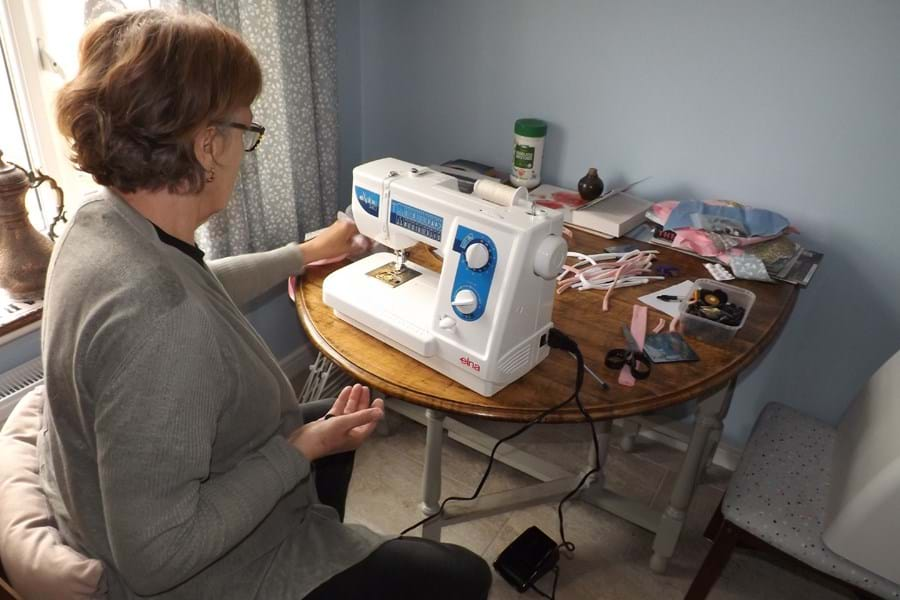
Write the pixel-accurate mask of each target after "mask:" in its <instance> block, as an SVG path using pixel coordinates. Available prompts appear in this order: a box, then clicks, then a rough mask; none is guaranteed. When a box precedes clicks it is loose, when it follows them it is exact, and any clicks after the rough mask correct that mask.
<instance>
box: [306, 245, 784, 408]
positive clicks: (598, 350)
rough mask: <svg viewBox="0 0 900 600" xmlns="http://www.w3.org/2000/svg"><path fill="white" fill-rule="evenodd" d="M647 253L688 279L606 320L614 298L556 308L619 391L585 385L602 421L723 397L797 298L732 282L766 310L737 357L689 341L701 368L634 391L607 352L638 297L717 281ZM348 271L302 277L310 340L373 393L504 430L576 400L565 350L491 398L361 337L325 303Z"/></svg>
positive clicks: (615, 310) (560, 302)
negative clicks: (331, 284)
mask: <svg viewBox="0 0 900 600" xmlns="http://www.w3.org/2000/svg"><path fill="white" fill-rule="evenodd" d="M625 241H627V240H625ZM618 243H622V242H614V241H610V240H607V239H603V238H601V237H598V236H596V235H592V234H589V233H586V232H583V231H575V243H574V244H573V249H574V250H577V251H579V252H584V253H596V252H602V251H603V248H604V247H606V246H610V245H614V244H618ZM636 244H637V243H636ZM638 245H640V246H641V247H647V248H651V249H654V250H659V255H658V259H657V264H664V265H671V266H674V267H675V268H677V269H678V271H679V276H678V277H677V278H669V279H668V280H666V281H659V282H655V283H650V284H647V285H643V286H637V287H631V288H622V289H617V290H614V291H613V293H612V298H611V301H610V304H609V311H608V312H603V309H602V299H603V294H604V292H602V291H600V290H590V291H586V292H578V291H574V290H569V291H567V292H565V293H563V294H560V295H559V296H557V298H556V303H555V306H554V308H553V322H554V325H555V326H556V327H557V328H558V329H560V330H561V331H563V332H564V333H566V334H567V335H568V336H569V337H571V338H573V339H574V340H575V341H576V342H577V343H578V346H579V348H580V349H581V352H582V354H583V355H584V359H585V364H586V365H587V366H588V368H590V369H592V370H593V371H594V372H595V373H597V375H599V376H600V377H601V378H602V379H603V380H604V381H606V382H607V383H608V384H609V385H610V388H611V389H610V390H609V391H608V392H605V391H603V390H602V389H601V388H600V386H599V385H598V384H597V383H596V382H595V381H594V379H593V378H592V377H590V376H588V377H586V378H585V383H584V388H583V390H582V394H581V398H582V402H583V403H584V405H585V407H586V408H587V410H588V411H589V412H590V414H591V416H592V417H594V418H595V419H609V418H617V417H626V416H630V415H636V414H642V413H646V412H649V411H652V410H656V409H659V408H663V407H665V406H672V405H674V404H679V403H681V402H685V401H687V400H692V399H696V398H702V397H705V396H708V395H709V394H710V393H712V392H715V391H716V390H719V389H721V388H723V387H724V386H725V385H727V383H728V382H729V381H731V380H732V379H734V378H735V376H737V375H738V373H740V372H741V371H742V370H743V369H745V368H746V367H747V366H748V365H749V364H750V363H751V362H753V359H755V358H756V357H757V356H759V354H760V353H761V352H762V351H763V350H765V348H766V347H767V346H768V345H769V344H770V343H771V342H772V341H773V340H774V339H775V337H776V335H777V334H778V332H779V330H780V329H781V327H782V325H783V324H784V322H785V321H786V320H787V317H788V315H789V314H790V312H791V308H792V307H793V305H794V301H795V300H796V297H797V288H796V287H795V286H792V285H788V284H782V283H779V284H769V283H757V282H749V281H738V282H736V283H735V282H730V283H733V284H735V285H737V286H739V287H742V288H746V289H749V290H751V291H752V292H754V293H755V294H756V303H755V304H754V305H753V308H752V310H751V311H750V315H749V317H748V319H747V323H746V324H745V325H744V327H742V328H741V330H740V331H739V332H738V335H737V336H736V337H735V339H734V340H733V341H732V343H731V344H730V345H729V346H728V347H727V348H720V347H717V346H712V345H709V344H705V343H703V342H700V341H698V340H694V339H689V340H688V341H689V343H690V345H691V347H692V348H693V349H694V350H695V351H696V352H697V354H698V355H699V356H700V360H699V361H697V362H694V363H671V364H660V365H654V366H653V372H652V374H651V375H650V377H649V379H646V380H644V381H641V382H639V383H638V384H637V385H635V386H634V387H631V388H627V387H623V386H620V385H618V384H617V383H616V379H617V377H618V372H617V371H612V370H610V369H608V368H606V367H605V366H604V364H603V359H604V357H605V355H606V352H607V350H609V349H611V348H623V347H624V346H625V339H624V338H623V336H622V325H623V324H630V323H631V310H632V306H633V305H634V304H636V303H637V298H638V297H639V296H643V295H645V294H648V293H650V292H653V291H655V290H658V289H662V288H665V287H668V286H670V285H673V284H674V283H677V282H678V281H681V280H684V279H697V278H699V277H706V278H709V273H708V272H707V271H706V269H704V268H703V265H702V263H701V261H700V260H698V259H696V258H694V257H692V256H687V255H685V254H682V253H680V252H675V251H673V250H670V249H668V248H661V247H657V246H654V245H650V244H638ZM410 257H411V259H412V260H413V261H415V262H417V263H419V264H420V265H423V266H425V267H430V268H434V269H436V270H438V271H439V270H440V263H439V261H438V259H437V258H435V257H434V256H433V255H432V254H431V252H430V251H429V249H427V248H426V247H424V246H417V247H416V248H414V249H413V250H412V252H411V253H410ZM340 266H341V264H334V265H329V266H325V267H317V268H312V269H310V270H309V271H308V272H307V273H306V274H305V275H304V276H303V277H302V279H301V280H300V281H299V285H298V289H297V294H296V298H297V313H298V315H299V317H300V322H301V323H302V325H303V329H304V330H306V333H307V335H308V336H309V339H310V340H312V343H313V344H315V346H316V347H317V348H318V349H319V350H320V351H321V352H322V354H324V355H325V356H326V357H327V358H329V359H330V360H332V361H333V362H335V363H336V364H337V365H338V366H339V367H341V368H342V369H343V370H345V371H346V372H348V373H349V374H351V375H352V376H353V377H355V378H356V379H358V380H359V381H361V382H363V383H364V384H366V385H368V386H370V387H372V388H374V389H378V390H381V391H383V392H384V393H386V394H389V395H391V396H396V397H397V398H401V399H403V400H406V401H408V402H411V403H413V404H418V405H420V406H424V407H426V408H433V409H437V410H440V411H442V412H449V413H456V414H462V415H475V416H479V417H485V418H489V419H498V420H503V421H529V420H531V419H533V418H534V417H535V416H537V415H538V414H540V413H541V412H542V411H543V410H545V409H547V408H549V407H550V406H553V405H554V404H556V403H558V402H559V401H560V400H561V399H563V398H566V397H567V396H568V395H569V394H571V393H572V388H573V385H574V379H575V360H574V359H573V358H572V357H571V356H569V355H568V354H566V353H564V352H561V351H558V350H557V351H551V353H550V356H549V357H548V358H547V359H546V360H544V361H543V362H542V363H541V364H539V365H538V366H537V367H535V368H534V369H533V370H532V371H531V372H530V373H528V374H527V375H525V376H524V377H522V378H521V379H519V380H518V381H516V382H514V383H512V384H511V385H509V386H507V387H506V388H504V389H503V390H501V391H500V392H498V393H497V394H495V395H494V396H492V397H490V398H485V397H484V396H481V395H480V394H478V393H476V392H473V391H471V390H469V389H468V388H466V387H464V386H462V385H461V384H459V383H457V382H455V381H453V380H452V379H450V378H448V377H446V376H444V375H441V374H440V373H438V372H436V371H434V370H432V369H430V368H429V367H426V366H425V365H423V364H422V363H420V362H418V361H416V360H413V359H411V358H410V357H408V356H407V355H406V354H404V353H403V352H400V351H399V350H396V349H394V348H392V347H390V346H388V345H387V344H385V343H383V342H381V341H379V340H376V339H375V338H373V337H371V336H368V335H366V334H364V333H362V332H360V331H359V330H358V329H356V328H355V327H353V326H352V325H349V324H348V323H346V322H344V321H342V320H340V319H338V318H337V317H335V315H334V312H333V311H332V309H331V308H330V307H328V306H326V305H325V304H324V303H323V302H322V281H323V280H324V278H325V277H326V276H327V275H328V274H329V273H331V272H332V271H334V270H336V269H338V268H340ZM649 315H650V317H649V319H648V329H652V328H653V327H654V326H655V325H656V323H657V321H658V320H659V317H662V316H665V315H662V313H657V312H656V311H653V310H650V311H649ZM666 318H668V317H666ZM581 420H583V417H582V416H581V414H580V413H579V412H578V409H577V407H575V406H574V405H573V406H568V407H565V408H563V409H561V410H560V411H559V412H557V413H554V414H552V415H550V416H548V417H547V418H546V420H545V421H546V422H548V423H552V422H572V421H581Z"/></svg>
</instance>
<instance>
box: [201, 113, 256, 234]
mask: <svg viewBox="0 0 900 600" xmlns="http://www.w3.org/2000/svg"><path fill="white" fill-rule="evenodd" d="M228 119H230V120H231V121H232V122H234V123H241V124H243V125H250V123H251V121H253V113H252V112H251V111H250V108H249V107H247V106H245V107H242V108H239V109H237V110H236V111H234V112H233V113H232V114H231V116H230V117H228ZM211 143H212V148H213V156H214V158H215V163H216V164H215V166H214V169H215V177H214V178H213V180H212V181H208V182H207V183H206V186H205V187H204V189H203V192H204V194H203V195H204V196H206V201H205V202H204V204H205V208H206V210H205V211H204V212H206V213H208V214H207V215H206V216H207V217H209V216H210V215H213V214H215V213H217V212H219V211H220V210H222V209H223V208H225V206H226V205H227V204H228V199H229V198H231V192H232V191H233V190H234V183H235V181H236V180H237V176H238V172H239V171H240V168H241V160H242V159H243V158H244V141H243V131H242V130H240V129H238V128H236V127H227V126H224V127H220V128H218V132H217V134H216V135H215V136H214V138H213V139H212V142H211Z"/></svg>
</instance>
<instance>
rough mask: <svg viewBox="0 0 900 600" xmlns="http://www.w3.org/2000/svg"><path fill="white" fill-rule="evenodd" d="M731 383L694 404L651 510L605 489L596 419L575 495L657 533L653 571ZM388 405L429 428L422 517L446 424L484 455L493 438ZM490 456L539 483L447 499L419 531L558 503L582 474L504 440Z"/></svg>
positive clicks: (436, 536) (428, 508)
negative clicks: (676, 460) (664, 497)
mask: <svg viewBox="0 0 900 600" xmlns="http://www.w3.org/2000/svg"><path fill="white" fill-rule="evenodd" d="M733 389H734V382H733V381H732V382H731V384H730V385H729V386H728V387H726V388H725V389H723V390H721V391H719V392H717V393H715V394H713V395H712V396H710V397H709V398H707V399H706V400H704V401H702V402H699V403H698V406H697V412H696V418H695V420H694V425H693V430H692V433H691V439H690V443H689V444H688V450H687V453H686V454H685V457H684V460H683V461H682V464H681V468H680V469H679V471H678V475H677V478H676V480H675V486H674V488H673V490H672V495H671V496H670V498H669V503H668V505H667V506H666V508H665V509H664V510H663V511H658V510H654V509H653V508H651V507H649V506H647V505H645V504H642V503H640V502H637V501H636V500H633V499H631V498H627V497H624V496H622V495H620V494H617V493H615V492H613V491H611V490H609V489H606V487H605V486H604V483H605V482H604V477H603V469H602V466H603V463H604V462H605V461H606V455H607V451H608V448H609V440H610V434H611V428H612V423H611V421H598V422H596V423H595V426H596V428H597V439H598V442H599V450H600V456H599V458H600V463H599V466H600V470H599V472H597V473H595V474H593V475H592V476H591V477H590V478H589V479H588V481H587V482H586V484H585V487H584V488H583V489H582V491H581V493H580V494H579V496H578V499H579V500H581V501H583V502H586V503H588V504H590V505H591V506H595V507H597V508H601V509H603V510H606V511H608V512H610V513H612V514H614V515H616V516H618V517H620V518H622V519H625V520H626V521H628V522H630V523H634V524H635V525H637V526H638V527H641V528H643V529H646V530H648V531H652V532H654V533H655V534H656V536H655V538H654V541H653V556H652V557H651V559H650V568H651V570H653V571H654V572H655V573H663V572H665V570H666V567H667V565H668V561H669V558H671V557H672V554H673V553H674V551H675V547H676V546H677V544H678V539H679V538H680V536H681V531H682V529H683V528H684V521H685V514H686V512H687V509H688V506H689V505H690V501H691V498H692V497H693V493H694V488H695V487H696V485H697V483H698V481H699V478H700V475H701V473H702V471H703V469H704V468H705V466H706V465H707V463H708V461H709V460H710V457H711V456H712V455H713V454H714V453H715V450H716V446H717V444H718V442H719V439H720V437H721V431H722V419H723V418H724V417H725V415H726V414H727V412H728V406H729V404H730V402H731V394H732V391H733ZM388 408H390V409H391V410H393V411H394V412H397V413H400V414H402V415H404V416H406V417H408V418H410V419H412V420H414V421H416V422H418V423H421V424H423V425H425V426H426V428H427V432H426V437H425V470H424V473H423V476H422V499H423V500H422V504H421V508H422V513H423V514H424V515H425V516H432V515H435V514H437V513H438V512H439V511H440V496H441V451H442V447H443V440H444V432H445V431H446V432H447V434H448V436H449V437H450V438H451V439H453V440H455V441H458V442H460V443H461V444H463V445H465V446H468V447H469V448H472V449H473V450H477V451H478V452H481V453H482V454H485V455H490V452H491V449H492V448H493V446H494V444H496V442H497V439H496V438H494V437H492V436H490V435H488V434H486V433H484V432H482V431H480V430H478V429H476V428H474V427H471V426H469V425H466V424H465V423H462V422H460V421H457V420H456V419H453V418H452V417H447V416H446V415H444V414H443V413H441V412H440V411H437V410H432V409H428V410H425V409H422V408H419V407H417V406H414V405H412V404H408V403H406V402H402V401H400V400H396V399H392V400H390V401H388ZM626 434H630V435H634V434H636V432H632V431H626ZM495 458H496V460H498V461H500V462H502V463H503V464H505V465H508V466H510V467H512V468H514V469H516V470H517V471H520V472H522V473H525V474H526V475H530V476H531V477H534V478H535V479H537V480H538V481H540V482H541V483H537V484H534V485H529V486H525V487H522V488H518V489H515V490H509V491H505V492H496V493H491V494H482V495H481V496H479V497H478V498H477V499H475V500H471V501H468V502H451V503H449V504H448V505H447V506H446V507H445V509H444V512H443V514H442V515H441V516H439V517H436V518H434V519H432V520H431V521H429V522H428V523H426V524H425V525H424V526H423V528H422V536H423V537H425V538H428V539H432V540H440V537H441V529H442V528H443V527H446V526H449V525H455V524H457V523H463V522H466V521H472V520H475V519H480V518H483V517H487V516H490V515H494V514H499V513H502V512H507V511H510V510H517V509H520V508H526V507H528V506H533V505H535V504H543V503H547V502H558V501H559V500H561V499H562V498H563V497H564V496H565V495H566V494H568V493H569V492H571V491H572V490H573V489H574V488H575V486H576V485H578V482H579V481H580V480H581V478H582V477H583V474H581V475H575V474H572V473H571V472H570V471H567V470H565V469H563V468H561V467H559V466H557V465H555V464H553V463H550V462H548V461H546V460H544V459H542V458H540V457H537V456H534V455H532V454H529V453H527V452H524V451H522V450H518V449H516V448H513V447H512V446H510V445H503V446H501V447H500V448H499V449H498V451H497V453H496V455H495ZM587 462H588V464H589V465H590V467H589V468H590V469H593V468H595V467H596V466H598V465H597V460H596V457H595V454H594V447H593V445H591V446H590V447H589V454H588V461H587Z"/></svg>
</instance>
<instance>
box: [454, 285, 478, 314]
mask: <svg viewBox="0 0 900 600" xmlns="http://www.w3.org/2000/svg"><path fill="white" fill-rule="evenodd" d="M450 304H451V306H453V307H455V308H456V310H458V311H459V312H461V313H463V314H464V315H471V314H472V313H473V312H475V309H476V308H478V296H476V295H475V292H473V291H472V290H469V289H466V288H463V289H461V290H459V291H458V292H456V296H454V297H453V301H452V302H451V303H450Z"/></svg>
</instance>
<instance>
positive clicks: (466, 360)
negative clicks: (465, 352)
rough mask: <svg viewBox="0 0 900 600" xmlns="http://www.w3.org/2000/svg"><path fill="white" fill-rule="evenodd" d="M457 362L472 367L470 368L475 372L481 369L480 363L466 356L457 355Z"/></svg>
mask: <svg viewBox="0 0 900 600" xmlns="http://www.w3.org/2000/svg"><path fill="white" fill-rule="evenodd" d="M459 362H460V364H462V365H463V366H466V367H469V368H470V369H472V370H474V371H476V372H478V371H481V365H479V364H478V363H477V362H475V361H474V360H472V359H471V358H469V357H468V356H460V357H459Z"/></svg>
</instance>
